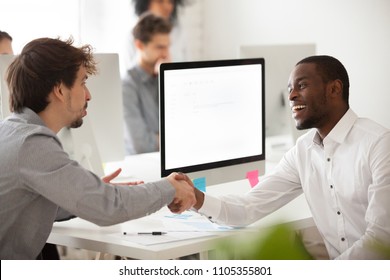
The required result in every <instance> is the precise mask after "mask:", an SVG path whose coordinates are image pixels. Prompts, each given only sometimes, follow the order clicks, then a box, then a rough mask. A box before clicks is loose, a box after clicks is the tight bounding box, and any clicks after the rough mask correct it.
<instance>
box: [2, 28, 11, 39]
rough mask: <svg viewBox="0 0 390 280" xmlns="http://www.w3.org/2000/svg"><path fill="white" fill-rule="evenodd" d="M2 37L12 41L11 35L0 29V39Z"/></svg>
mask: <svg viewBox="0 0 390 280" xmlns="http://www.w3.org/2000/svg"><path fill="white" fill-rule="evenodd" d="M3 39H8V40H10V41H12V37H11V35H9V34H8V33H7V32H5V31H1V30H0V41H1V40H3Z"/></svg>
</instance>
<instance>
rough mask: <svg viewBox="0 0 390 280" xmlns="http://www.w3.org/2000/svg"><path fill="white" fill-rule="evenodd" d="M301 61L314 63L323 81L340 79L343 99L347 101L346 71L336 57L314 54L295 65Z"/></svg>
mask: <svg viewBox="0 0 390 280" xmlns="http://www.w3.org/2000/svg"><path fill="white" fill-rule="evenodd" d="M302 63H314V64H315V65H316V69H317V70H318V72H319V73H320V75H321V77H322V80H323V81H324V82H329V81H334V80H340V81H341V82H342V83H343V100H344V101H345V102H347V104H348V103H349V101H348V100H349V77H348V72H347V70H346V69H345V67H344V65H343V64H342V63H341V62H340V61H339V60H338V59H336V58H334V57H332V56H329V55H315V56H309V57H306V58H304V59H302V60H301V61H299V62H298V63H297V64H296V65H299V64H302Z"/></svg>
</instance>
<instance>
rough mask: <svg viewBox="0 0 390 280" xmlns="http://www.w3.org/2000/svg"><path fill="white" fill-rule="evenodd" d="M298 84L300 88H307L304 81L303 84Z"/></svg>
mask: <svg viewBox="0 0 390 280" xmlns="http://www.w3.org/2000/svg"><path fill="white" fill-rule="evenodd" d="M298 86H299V89H304V88H306V86H307V85H306V84H305V83H302V84H299V85H298Z"/></svg>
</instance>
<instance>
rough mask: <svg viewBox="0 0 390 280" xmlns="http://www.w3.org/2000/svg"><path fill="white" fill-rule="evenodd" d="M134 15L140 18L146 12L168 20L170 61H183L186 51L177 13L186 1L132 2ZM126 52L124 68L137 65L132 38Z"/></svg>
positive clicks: (157, 0)
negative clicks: (169, 27) (169, 28)
mask: <svg viewBox="0 0 390 280" xmlns="http://www.w3.org/2000/svg"><path fill="white" fill-rule="evenodd" d="M132 4H133V6H134V12H135V14H136V15H137V16H138V17H140V16H141V15H143V14H144V13H146V12H150V13H153V14H154V15H156V16H160V17H163V18H165V19H166V20H168V21H169V22H170V23H171V24H172V31H171V33H170V38H171V45H170V53H171V56H172V61H185V60H186V57H187V56H188V55H187V51H186V48H185V40H184V34H183V32H182V30H181V28H180V23H179V19H178V13H179V10H180V8H182V7H184V6H185V5H186V4H187V1H186V0H132ZM130 37H131V36H130ZM127 49H128V52H126V54H125V57H124V58H123V59H124V65H125V68H126V69H128V68H130V67H132V66H133V65H134V64H136V63H137V51H136V49H135V46H134V44H133V38H129V40H128V48H127Z"/></svg>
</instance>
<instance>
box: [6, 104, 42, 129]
mask: <svg viewBox="0 0 390 280" xmlns="http://www.w3.org/2000/svg"><path fill="white" fill-rule="evenodd" d="M14 117H15V118H17V119H20V120H23V121H25V122H26V123H30V124H36V125H40V126H44V127H46V124H45V123H44V122H43V120H42V119H41V117H39V116H38V114H37V113H35V112H34V111H33V110H31V109H30V108H27V107H25V108H23V111H22V113H13V114H12V115H11V118H14Z"/></svg>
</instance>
